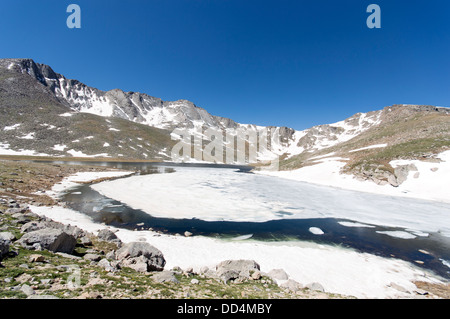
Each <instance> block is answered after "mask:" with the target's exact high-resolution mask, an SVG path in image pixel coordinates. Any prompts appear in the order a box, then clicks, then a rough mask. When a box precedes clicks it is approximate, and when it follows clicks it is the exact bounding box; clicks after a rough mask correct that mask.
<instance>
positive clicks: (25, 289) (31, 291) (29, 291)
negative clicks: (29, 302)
mask: <svg viewBox="0 0 450 319" xmlns="http://www.w3.org/2000/svg"><path fill="white" fill-rule="evenodd" d="M20 290H21V291H22V292H23V293H24V294H25V295H27V296H31V295H34V294H35V293H36V292H35V291H34V289H33V288H31V287H30V286H28V285H27V284H24V285H22V287H20Z"/></svg>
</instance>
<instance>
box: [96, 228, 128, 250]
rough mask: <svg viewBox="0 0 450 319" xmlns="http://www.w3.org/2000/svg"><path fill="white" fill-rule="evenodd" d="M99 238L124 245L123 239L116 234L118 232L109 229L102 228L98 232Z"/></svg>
mask: <svg viewBox="0 0 450 319" xmlns="http://www.w3.org/2000/svg"><path fill="white" fill-rule="evenodd" d="M97 238H98V239H100V240H102V241H106V242H110V243H115V244H116V245H118V246H121V245H122V241H121V240H120V239H119V238H118V237H117V236H116V234H114V232H112V231H111V230H109V229H102V230H100V231H99V232H98V235H97Z"/></svg>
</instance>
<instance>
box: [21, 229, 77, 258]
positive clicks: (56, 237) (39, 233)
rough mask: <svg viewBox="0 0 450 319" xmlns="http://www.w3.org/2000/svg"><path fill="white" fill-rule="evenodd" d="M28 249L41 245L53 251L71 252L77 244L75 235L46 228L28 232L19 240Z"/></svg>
mask: <svg viewBox="0 0 450 319" xmlns="http://www.w3.org/2000/svg"><path fill="white" fill-rule="evenodd" d="M17 242H18V243H19V244H21V245H22V246H23V247H25V248H27V249H35V247H36V246H40V247H41V248H43V249H47V250H50V251H53V252H62V253H66V254H71V253H72V251H73V250H74V248H75V245H76V244H77V240H76V239H75V237H74V236H72V235H69V234H67V233H65V232H63V231H61V230H59V229H54V228H44V229H39V230H36V231H32V232H29V233H26V234H25V235H23V236H22V238H20V239H19V240H18V241H17Z"/></svg>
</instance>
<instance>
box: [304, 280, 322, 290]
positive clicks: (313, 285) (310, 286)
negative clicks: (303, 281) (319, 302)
mask: <svg viewBox="0 0 450 319" xmlns="http://www.w3.org/2000/svg"><path fill="white" fill-rule="evenodd" d="M306 288H308V289H311V290H315V291H320V292H325V288H323V286H322V285H321V284H319V283H318V282H312V283H310V284H308V285H306Z"/></svg>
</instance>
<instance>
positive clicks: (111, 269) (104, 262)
mask: <svg viewBox="0 0 450 319" xmlns="http://www.w3.org/2000/svg"><path fill="white" fill-rule="evenodd" d="M97 265H98V266H100V267H102V268H103V269H105V270H106V271H108V272H116V271H118V270H119V268H118V267H117V266H118V265H117V264H115V265H113V264H112V263H110V262H109V261H108V260H107V259H106V258H103V259H102V260H100V261H99V262H98V264H97Z"/></svg>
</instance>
